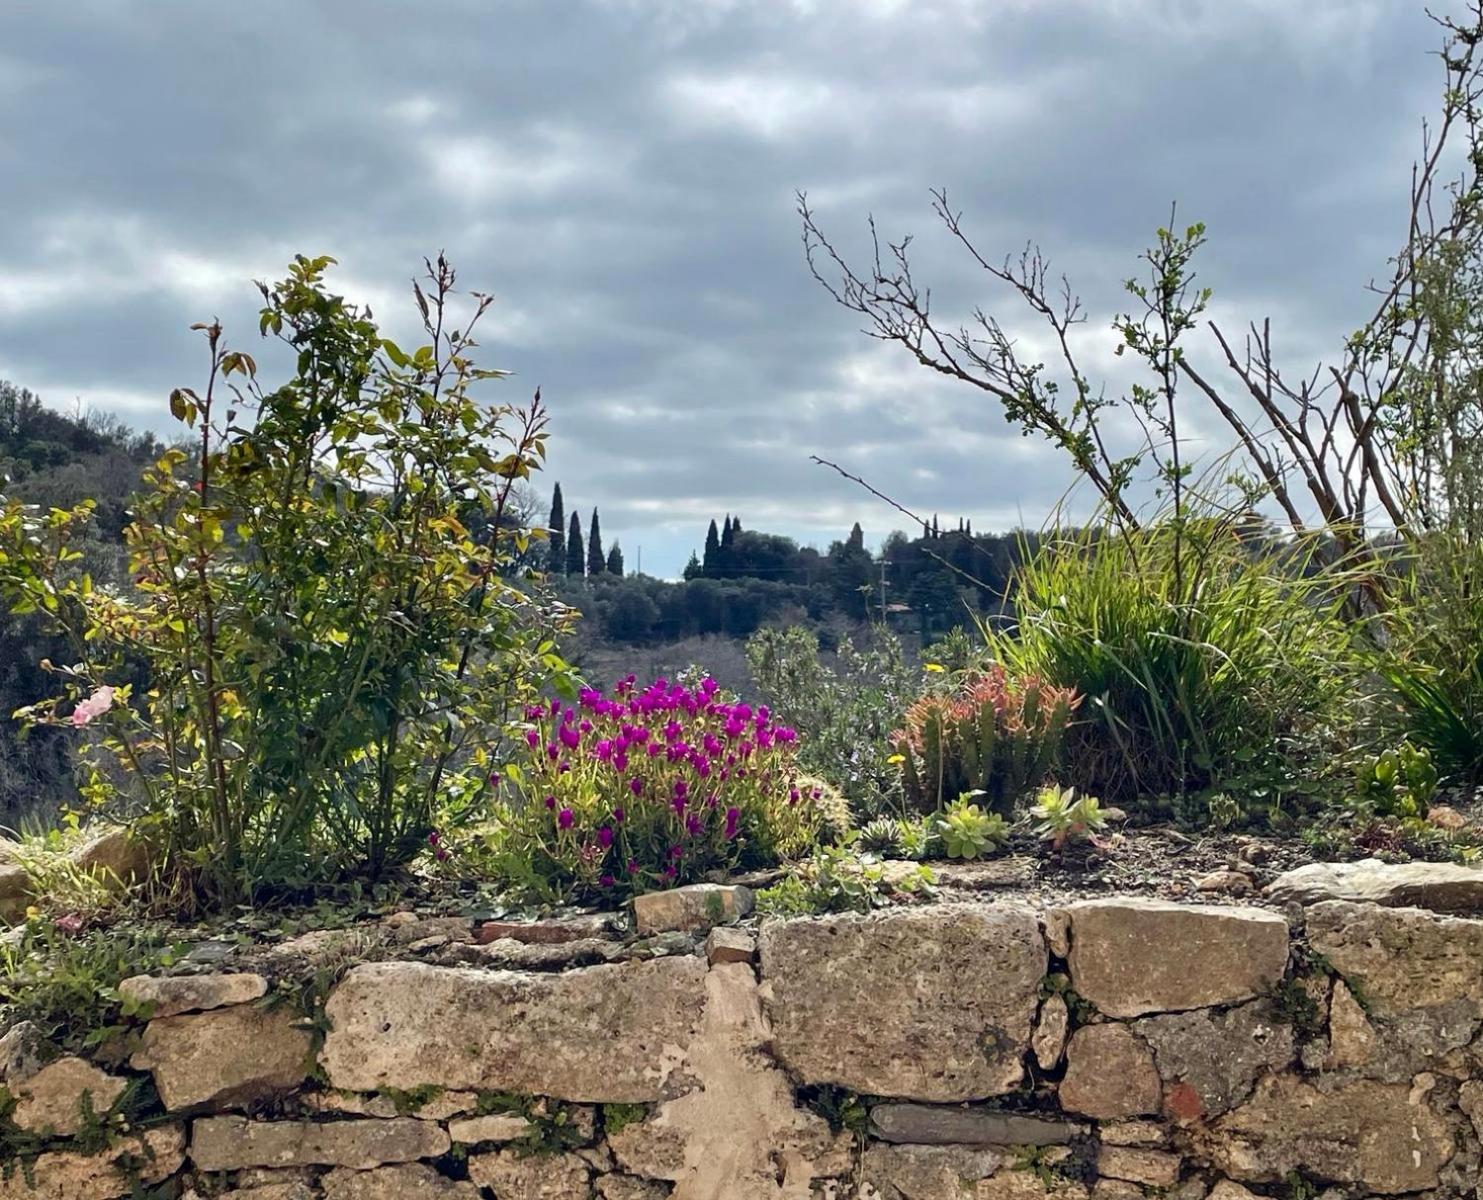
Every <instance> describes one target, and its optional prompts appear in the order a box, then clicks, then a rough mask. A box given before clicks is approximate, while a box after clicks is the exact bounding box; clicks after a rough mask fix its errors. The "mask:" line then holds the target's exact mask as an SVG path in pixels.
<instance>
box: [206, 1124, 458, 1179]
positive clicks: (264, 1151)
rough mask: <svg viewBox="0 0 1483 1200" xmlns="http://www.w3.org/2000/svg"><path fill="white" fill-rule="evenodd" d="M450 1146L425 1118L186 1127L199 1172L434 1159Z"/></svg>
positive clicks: (375, 1164)
mask: <svg viewBox="0 0 1483 1200" xmlns="http://www.w3.org/2000/svg"><path fill="white" fill-rule="evenodd" d="M451 1146H452V1142H451V1141H450V1140H449V1138H448V1134H447V1133H446V1132H445V1131H444V1130H443V1129H442V1128H440V1127H439V1126H437V1125H434V1124H433V1123H432V1122H431V1121H418V1120H415V1119H414V1118H411V1117H397V1118H395V1119H393V1120H390V1121H374V1120H370V1121H368V1120H350V1121H326V1122H316V1121H249V1120H248V1119H247V1118H246V1117H202V1118H201V1119H200V1120H198V1121H197V1122H196V1123H195V1126H194V1128H193V1129H192V1131H191V1161H192V1162H194V1163H195V1165H196V1168H197V1169H198V1170H201V1171H236V1170H240V1169H241V1168H243V1167H313V1166H328V1167H351V1168H354V1169H355V1170H360V1171H364V1170H368V1169H370V1168H371V1167H379V1166H383V1165H385V1164H387V1163H401V1162H415V1161H416V1160H417V1159H419V1158H437V1157H438V1156H439V1155H442V1154H447V1153H448V1151H449V1149H450V1148H451Z"/></svg>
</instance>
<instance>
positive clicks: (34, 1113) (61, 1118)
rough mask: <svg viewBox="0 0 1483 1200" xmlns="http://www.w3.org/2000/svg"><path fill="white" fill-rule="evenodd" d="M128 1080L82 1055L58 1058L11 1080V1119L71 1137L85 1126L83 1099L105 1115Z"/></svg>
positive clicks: (8, 1087) (23, 1125)
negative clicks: (103, 1069)
mask: <svg viewBox="0 0 1483 1200" xmlns="http://www.w3.org/2000/svg"><path fill="white" fill-rule="evenodd" d="M127 1086H128V1081H127V1080H124V1079H120V1078H119V1077H118V1076H117V1075H109V1074H107V1073H106V1072H103V1071H100V1070H98V1068H97V1067H95V1066H93V1064H92V1063H90V1062H87V1061H85V1060H84V1059H81V1058H73V1057H71V1056H68V1057H67V1058H59V1059H57V1061H56V1062H54V1063H49V1064H47V1065H46V1066H44V1067H42V1068H41V1070H39V1071H37V1072H36V1073H35V1074H34V1075H31V1076H29V1077H27V1078H26V1079H23V1080H19V1081H17V1082H12V1083H8V1084H7V1085H6V1090H7V1091H9V1092H10V1094H11V1097H12V1099H14V1100H15V1102H16V1105H15V1109H14V1111H13V1112H12V1113H11V1114H10V1119H11V1121H13V1122H14V1123H15V1124H16V1125H17V1126H19V1127H20V1128H21V1129H27V1130H30V1131H31V1132H33V1133H48V1134H49V1135H50V1136H52V1137H72V1136H73V1135H74V1134H76V1133H78V1132H79V1131H80V1130H81V1129H82V1126H83V1111H82V1109H83V1099H84V1097H86V1098H87V1104H88V1106H89V1108H90V1109H91V1111H92V1112H93V1113H94V1114H95V1115H97V1116H100V1117H101V1116H102V1115H103V1114H104V1113H106V1112H107V1111H108V1110H109V1108H110V1107H112V1105H113V1102H114V1101H115V1100H117V1099H118V1098H119V1096H120V1095H122V1094H123V1090H124V1088H126V1087H127Z"/></svg>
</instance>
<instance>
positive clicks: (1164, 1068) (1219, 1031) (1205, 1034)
mask: <svg viewBox="0 0 1483 1200" xmlns="http://www.w3.org/2000/svg"><path fill="white" fill-rule="evenodd" d="M1133 1029H1134V1030H1135V1031H1136V1032H1137V1033H1138V1034H1139V1036H1141V1037H1142V1038H1143V1039H1144V1041H1146V1042H1147V1043H1148V1044H1149V1045H1150V1046H1152V1047H1153V1055H1154V1061H1155V1063H1156V1064H1157V1065H1158V1071H1159V1077H1160V1078H1161V1079H1162V1080H1163V1081H1164V1083H1165V1084H1166V1085H1167V1084H1173V1083H1186V1084H1188V1085H1189V1086H1190V1087H1191V1088H1193V1089H1194V1091H1195V1094H1196V1095H1197V1096H1199V1098H1200V1108H1201V1112H1202V1114H1203V1115H1208V1116H1215V1115H1217V1114H1219V1113H1223V1112H1225V1111H1226V1110H1227V1109H1229V1108H1231V1107H1233V1106H1234V1105H1236V1104H1239V1103H1240V1102H1241V1101H1243V1100H1245V1099H1246V1098H1247V1097H1248V1096H1250V1095H1251V1090H1252V1088H1253V1087H1254V1086H1255V1085H1256V1081H1257V1079H1258V1078H1259V1077H1260V1076H1262V1075H1265V1074H1266V1073H1268V1072H1269V1071H1278V1070H1281V1069H1282V1068H1284V1067H1286V1066H1287V1065H1288V1064H1290V1063H1291V1062H1292V1060H1293V1055H1294V1045H1293V1032H1292V1026H1291V1025H1288V1024H1284V1023H1282V1022H1280V1021H1278V1020H1277V1019H1276V1016H1275V1014H1274V1013H1273V1012H1272V1007H1271V1005H1270V1004H1269V1003H1267V1002H1266V1001H1263V1000H1258V1001H1254V1002H1252V1003H1250V1004H1242V1005H1240V1006H1238V1007H1236V1008H1233V1009H1230V1010H1228V1011H1225V1012H1216V1011H1213V1010H1210V1009H1201V1010H1197V1011H1195V1012H1184V1013H1170V1014H1168V1015H1167V1016H1162V1017H1145V1018H1144V1019H1143V1020H1141V1021H1135V1022H1134V1023H1133Z"/></svg>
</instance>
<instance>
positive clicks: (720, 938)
mask: <svg viewBox="0 0 1483 1200" xmlns="http://www.w3.org/2000/svg"><path fill="white" fill-rule="evenodd" d="M705 957H706V961H707V962H709V963H710V964H711V966H715V965H716V964H717V963H728V962H741V963H749V962H752V961H753V960H754V959H756V957H757V939H756V938H755V937H753V936H752V935H751V934H750V933H748V932H747V931H746V930H745V929H733V928H730V927H729V926H725V925H718V926H716V928H714V929H712V930H711V931H710V933H708V934H707V935H706V939H705Z"/></svg>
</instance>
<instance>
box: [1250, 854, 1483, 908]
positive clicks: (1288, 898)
mask: <svg viewBox="0 0 1483 1200" xmlns="http://www.w3.org/2000/svg"><path fill="white" fill-rule="evenodd" d="M1266 895H1267V897H1268V899H1271V900H1275V901H1277V902H1278V903H1279V904H1302V905H1310V904H1319V903H1321V902H1322V901H1325V900H1349V901H1353V902H1355V903H1368V904H1380V905H1384V906H1385V907H1387V908H1412V907H1415V908H1429V909H1431V910H1432V911H1434V912H1445V913H1479V912H1483V869H1479V868H1478V867H1464V866H1459V865H1458V864H1456V863H1426V862H1413V863H1388V862H1381V861H1380V859H1378V858H1366V859H1363V860H1361V861H1360V862H1348V863H1309V864H1308V865H1307V866H1304V867H1298V868H1297V869H1296V870H1293V871H1288V872H1287V873H1286V874H1284V875H1279V876H1278V877H1277V878H1276V879H1275V880H1273V881H1272V883H1271V884H1269V885H1268V887H1267V889H1266Z"/></svg>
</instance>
